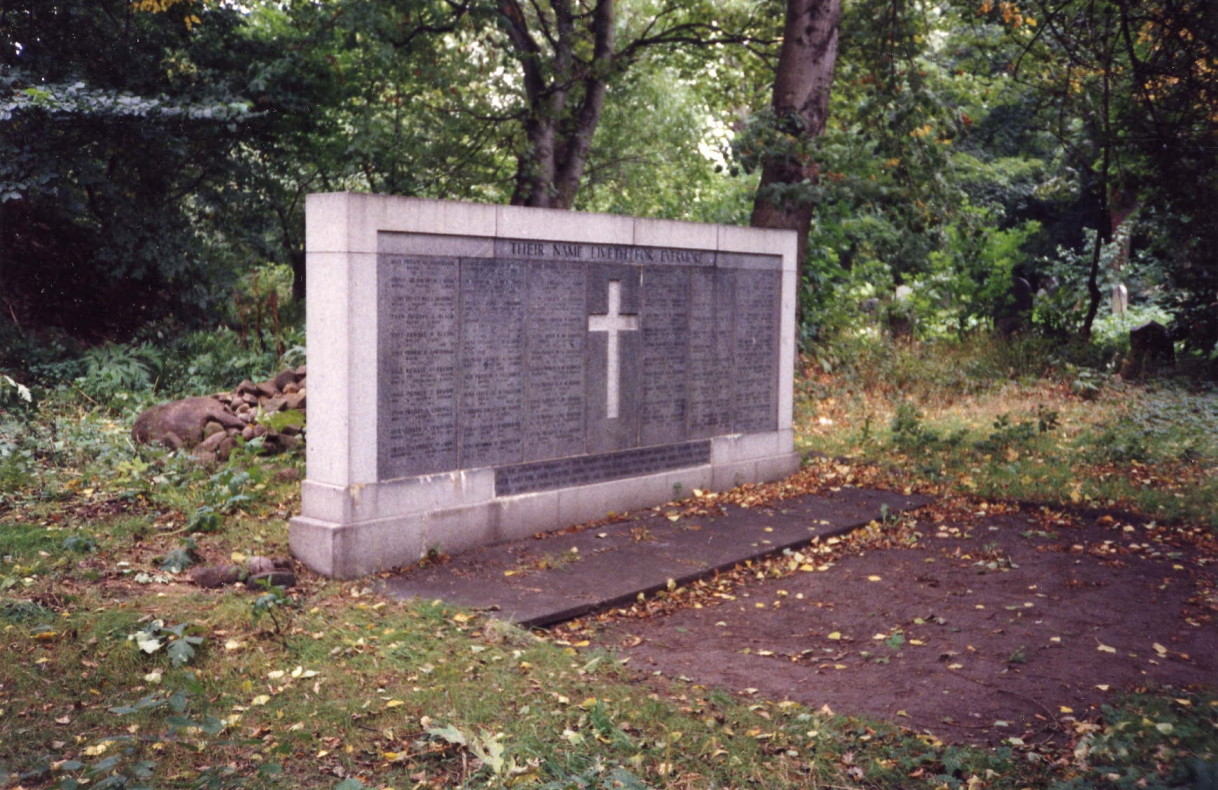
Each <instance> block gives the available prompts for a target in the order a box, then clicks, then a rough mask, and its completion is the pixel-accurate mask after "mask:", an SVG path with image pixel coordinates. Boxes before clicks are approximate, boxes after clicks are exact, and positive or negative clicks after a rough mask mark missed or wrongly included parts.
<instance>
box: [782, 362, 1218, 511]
mask: <svg viewBox="0 0 1218 790" xmlns="http://www.w3.org/2000/svg"><path fill="white" fill-rule="evenodd" d="M873 353H876V352H873ZM884 354H885V355H883V356H881V357H880V359H881V361H880V362H876V361H874V360H866V359H865V360H864V361H862V362H860V363H858V364H860V365H878V370H877V369H876V368H866V369H857V368H851V369H846V370H839V371H838V372H836V373H835V374H834V375H832V376H829V375H825V374H824V373H823V372H818V371H816V370H815V368H814V367H813V368H810V369H809V370H808V371H807V373H806V375H805V377H804V386H803V392H802V398H801V399H800V407H799V409H798V418H797V419H798V422H799V424H798V426H797V435H798V437H799V439H798V441H799V446H800V447H801V449H803V450H804V451H805V452H817V453H823V454H826V455H830V456H835V457H843V458H849V459H852V460H855V461H861V462H867V463H880V464H885V465H888V466H889V467H892V468H894V469H897V470H899V472H900V473H899V475H898V476H899V477H901V478H903V479H905V480H906V481H907V482H910V483H916V484H918V485H919V486H921V487H922V488H923V489H925V490H928V491H931V492H937V491H958V492H964V493H969V494H975V495H977V496H980V497H985V498H998V499H1010V500H1020V501H1030V502H1043V503H1047V504H1058V503H1061V504H1073V505H1086V506H1091V507H1108V508H1121V509H1127V510H1133V511H1136V512H1140V513H1143V514H1146V515H1149V516H1151V517H1154V518H1157V519H1160V520H1164V521H1170V522H1174V521H1187V522H1193V523H1201V524H1206V525H1208V526H1210V527H1215V528H1218V393H1216V392H1214V391H1213V390H1212V389H1211V390H1200V391H1196V390H1189V389H1187V388H1184V387H1182V386H1179V385H1172V384H1170V383H1168V384H1154V385H1146V386H1143V385H1136V384H1128V383H1125V382H1122V381H1120V380H1119V379H1116V378H1115V377H1108V376H1103V375H1100V374H1097V373H1095V372H1094V371H1091V370H1086V371H1080V370H1078V369H1076V368H1072V367H1071V366H1070V365H1068V364H1066V363H1059V364H1057V365H1055V366H1054V365H1046V364H1044V363H1043V362H1042V361H1040V360H1039V359H1037V358H1035V357H1032V356H1030V355H1025V353H1023V352H1018V351H1012V350H1010V349H993V348H991V347H986V346H981V347H978V346H975V345H974V346H965V347H963V348H961V347H958V346H954V347H949V348H946V349H944V348H942V347H937V346H930V345H928V346H920V347H908V346H907V347H903V348H900V347H895V346H889V347H888V348H887V351H886V352H884ZM1011 358H1014V360H1015V361H1018V362H1021V364H1022V365H1023V366H1021V367H1016V366H1013V365H1007V364H1004V362H1005V360H1009V359H1011ZM961 371H965V372H967V375H963V374H961ZM969 371H988V372H990V373H994V372H996V371H1003V375H999V376H995V377H990V378H980V379H978V378H976V377H975V375H974V373H972V372H969ZM1084 380H1085V381H1084ZM1080 381H1082V382H1083V383H1080Z"/></svg>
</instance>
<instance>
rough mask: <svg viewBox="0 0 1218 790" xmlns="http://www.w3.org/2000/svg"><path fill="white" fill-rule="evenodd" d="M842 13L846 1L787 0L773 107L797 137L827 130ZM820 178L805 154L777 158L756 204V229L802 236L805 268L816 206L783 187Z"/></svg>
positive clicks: (782, 126) (784, 126)
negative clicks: (814, 207)
mask: <svg viewBox="0 0 1218 790" xmlns="http://www.w3.org/2000/svg"><path fill="white" fill-rule="evenodd" d="M841 14H842V2H841V0H787V17H786V24H785V26H784V32H783V40H782V50H781V52H780V53H779V56H778V69H777V71H776V72H775V74H774V98H773V108H774V118H775V122H776V123H777V124H778V125H779V128H780V129H781V130H782V131H783V132H785V133H786V134H788V135H790V136H792V137H794V138H802V139H812V138H815V137H818V136H820V134H821V133H822V132H823V131H824V130H825V122H826V120H828V117H829V90H830V88H831V87H832V85H833V69H834V66H835V65H836V63H837V42H838V27H839V23H840V21H841ZM818 177H819V169H818V167H817V163H816V162H814V161H812V160H811V159H809V158H807V157H805V156H800V155H798V154H796V153H795V152H789V153H786V154H783V155H775V156H772V157H770V158H769V159H768V160H767V161H766V162H765V163H764V165H763V167H762V172H761V183H760V185H759V186H758V187H757V195H756V197H755V198H754V201H753V217H752V220H751V224H752V225H753V226H754V227H758V228H785V229H790V230H794V231H796V233H798V235H799V248H798V255H799V266H800V267H801V268H802V267H803V263H804V256H805V253H806V251H807V246H808V231H809V230H810V228H811V225H812V209H813V207H812V203H811V201H810V200H808V199H802V200H801V199H799V198H792V197H791V194H790V192H789V191H788V192H786V193H785V194H784V193H783V192H782V191H781V188H782V187H783V186H786V185H792V186H794V185H798V184H803V183H809V184H815V183H816V182H817V179H818Z"/></svg>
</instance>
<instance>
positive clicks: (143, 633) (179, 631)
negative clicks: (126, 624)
mask: <svg viewBox="0 0 1218 790" xmlns="http://www.w3.org/2000/svg"><path fill="white" fill-rule="evenodd" d="M188 627H189V625H188V624H186V623H179V624H177V625H169V624H167V623H166V622H165V621H164V620H153V621H152V622H150V623H148V624H147V625H145V626H144V627H143V628H141V629H140V630H139V631H136V632H135V633H134V634H129V635H128V636H127V638H128V639H129V640H131V641H133V642H135V644H136V645H137V646H138V647H139V649H140V650H141V651H143V652H144V653H148V654H150V655H151V654H152V653H156V652H158V651H160V650H161V648H165V655H167V656H168V657H169V663H170V664H171V665H173V666H175V667H180V666H183V665H185V664H187V663H189V662H190V661H191V660H192V659H193V658H194V657H195V653H196V648H197V647H198V646H199V645H202V644H203V637H201V636H192V635H188V634H187V633H186V629H187V628H188Z"/></svg>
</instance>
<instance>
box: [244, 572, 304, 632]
mask: <svg viewBox="0 0 1218 790" xmlns="http://www.w3.org/2000/svg"><path fill="white" fill-rule="evenodd" d="M262 590H263V592H262V593H261V594H260V595H259V596H258V597H257V598H255V599H254V600H253V602H251V603H250V613H251V615H252V616H253V620H254V622H255V623H257V622H258V621H259V620H261V619H262V618H263V617H266V618H268V619H269V620H270V621H271V625H272V627H273V628H274V633H275V635H276V636H280V637H282V636H283V635H284V634H285V633H286V632H287V630H288V629H289V628H290V627H291V625H292V619H293V618H294V617H295V615H296V612H297V611H298V610H299V609H300V603H299V602H298V601H297V600H296V599H294V598H293V597H292V596H290V595H288V591H287V590H285V589H284V588H283V587H280V586H279V585H275V584H271V583H270V581H269V580H266V579H263V580H262Z"/></svg>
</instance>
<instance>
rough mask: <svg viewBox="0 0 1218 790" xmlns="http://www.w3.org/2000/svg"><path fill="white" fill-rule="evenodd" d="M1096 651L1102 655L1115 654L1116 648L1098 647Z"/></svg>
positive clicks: (1109, 646) (1108, 646)
mask: <svg viewBox="0 0 1218 790" xmlns="http://www.w3.org/2000/svg"><path fill="white" fill-rule="evenodd" d="M1095 649H1096V650H1098V651H1100V652H1101V653H1115V652H1116V648H1115V647H1112V646H1111V645H1096V648H1095Z"/></svg>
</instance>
